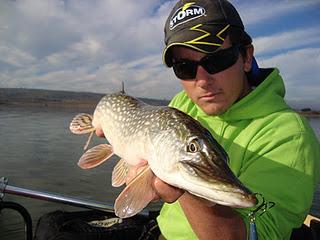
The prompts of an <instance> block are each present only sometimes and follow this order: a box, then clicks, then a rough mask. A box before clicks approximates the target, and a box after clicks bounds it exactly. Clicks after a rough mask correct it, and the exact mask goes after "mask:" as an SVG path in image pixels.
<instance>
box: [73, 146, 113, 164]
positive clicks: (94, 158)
mask: <svg viewBox="0 0 320 240" xmlns="http://www.w3.org/2000/svg"><path fill="white" fill-rule="evenodd" d="M112 155H113V149H112V146H111V145H109V144H100V145H97V146H95V147H93V148H90V149H89V150H88V151H86V152H85V153H84V154H83V155H82V156H81V158H80V159H79V162H78V166H79V167H81V168H83V169H88V168H94V167H96V166H98V165H100V164H101V163H103V162H104V161H106V160H108V159H109V158H110V157H111V156H112Z"/></svg>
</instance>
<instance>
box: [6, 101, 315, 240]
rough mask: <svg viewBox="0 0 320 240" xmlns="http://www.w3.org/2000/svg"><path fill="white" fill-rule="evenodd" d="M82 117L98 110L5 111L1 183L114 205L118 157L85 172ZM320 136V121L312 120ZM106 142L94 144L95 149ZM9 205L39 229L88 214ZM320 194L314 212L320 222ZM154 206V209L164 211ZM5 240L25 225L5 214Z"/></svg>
mask: <svg viewBox="0 0 320 240" xmlns="http://www.w3.org/2000/svg"><path fill="white" fill-rule="evenodd" d="M79 112H89V113H91V112H93V109H76V108H74V109H66V108H45V107H43V108H42V107H41V108H35V107H32V108H28V107H24V108H22V107H7V106H0V136H1V138H0V146H1V149H0V177H8V179H9V184H10V185H14V186H20V187H24V188H29V189H34V190H38V191H48V192H53V193H58V194H62V195H68V196H73V197H77V198H82V199H89V200H90V199H92V200H95V201H101V202H105V203H107V204H110V205H113V203H114V200H115V199H116V197H117V195H118V194H119V193H120V191H121V189H119V188H113V187H111V182H110V180H111V177H110V176H111V171H112V168H113V166H114V165H115V163H116V160H117V159H118V158H117V157H114V158H113V159H111V160H110V161H107V162H106V163H104V164H103V165H101V166H99V167H98V168H94V169H91V170H82V169H80V168H79V167H78V166H77V164H76V163H77V160H78V159H79V157H80V156H81V155H82V151H81V147H82V146H84V144H85V142H86V140H87V136H76V135H73V134H71V133H70V132H69V122H70V120H71V119H72V118H73V117H74V115H75V114H78V113H79ZM310 123H311V125H312V126H313V128H314V129H315V130H316V131H317V133H318V136H320V118H317V119H316V118H312V119H310ZM102 142H104V140H103V139H99V138H94V141H93V142H92V143H91V146H93V145H96V144H98V143H102ZM5 200H6V201H10V200H12V201H15V202H18V203H20V204H22V205H24V206H25V207H26V208H27V209H28V210H29V211H30V213H31V215H32V218H33V224H34V225H35V224H36V221H37V219H38V218H39V217H40V216H41V215H43V214H45V213H47V212H50V211H54V210H57V209H60V210H82V209H80V208H75V207H70V206H67V205H63V204H58V203H49V202H45V201H40V200H34V199H28V198H24V197H16V196H10V195H8V194H7V195H6V197H5ZM319 200H320V189H319V191H318V192H317V194H316V197H315V200H314V206H313V208H312V210H311V212H312V213H313V214H315V215H317V216H320V205H319V202H320V201H319ZM159 207H160V205H159V204H152V205H151V206H150V209H158V208H159ZM0 238H1V239H3V240H6V239H23V223H22V219H20V217H18V216H17V215H16V214H15V213H13V212H12V211H9V210H5V211H3V212H2V213H1V215H0Z"/></svg>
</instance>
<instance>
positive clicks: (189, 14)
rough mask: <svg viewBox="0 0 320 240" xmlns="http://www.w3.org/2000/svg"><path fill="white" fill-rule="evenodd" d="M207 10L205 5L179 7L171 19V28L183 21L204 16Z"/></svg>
mask: <svg viewBox="0 0 320 240" xmlns="http://www.w3.org/2000/svg"><path fill="white" fill-rule="evenodd" d="M205 12H206V10H205V9H204V8H203V7H200V6H197V5H190V6H189V7H188V8H187V9H184V7H181V8H179V9H178V10H177V11H176V12H175V13H174V14H173V16H172V17H171V19H170V30H172V29H174V28H175V27H176V26H178V25H180V24H182V23H185V22H188V21H190V20H193V19H195V18H198V17H201V16H203V15H204V14H205Z"/></svg>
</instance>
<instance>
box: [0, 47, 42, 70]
mask: <svg viewBox="0 0 320 240" xmlns="http://www.w3.org/2000/svg"><path fill="white" fill-rule="evenodd" d="M0 56H2V57H1V61H2V62H5V63H7V64H10V65H13V66H15V67H22V66H26V65H29V64H32V63H34V62H35V60H36V59H35V58H34V57H33V56H32V55H30V54H29V53H27V52H24V51H22V50H20V49H18V48H15V47H14V46H1V45H0Z"/></svg>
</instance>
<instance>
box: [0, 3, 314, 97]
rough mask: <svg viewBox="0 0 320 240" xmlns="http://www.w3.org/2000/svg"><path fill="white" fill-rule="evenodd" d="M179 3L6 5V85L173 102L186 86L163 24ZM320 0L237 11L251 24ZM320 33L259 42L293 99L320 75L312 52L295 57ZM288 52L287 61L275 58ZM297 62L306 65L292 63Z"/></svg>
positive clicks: (1, 6) (0, 45)
mask: <svg viewBox="0 0 320 240" xmlns="http://www.w3.org/2000/svg"><path fill="white" fill-rule="evenodd" d="M175 2H176V0H174V1H163V0H148V1H145V0H135V1H132V0H122V1H114V0H91V1H88V0H83V1H78V0H64V1H50V0H25V1H0V54H1V61H0V69H1V74H0V87H29V88H48V89H61V90H74V91H92V92H102V93H104V92H110V91H116V90H119V88H120V86H121V81H124V82H125V84H126V89H127V91H128V92H129V93H130V94H133V95H136V96H141V97H158V98H171V97H172V96H173V95H174V94H175V93H176V92H177V91H179V90H180V88H181V87H180V83H179V81H178V80H177V79H176V78H175V77H174V75H173V73H172V70H171V69H167V68H166V67H164V66H163V64H162V56H161V51H162V48H163V27H164V22H165V20H166V18H167V15H168V14H169V12H170V10H171V8H172V6H173V4H174V3H175ZM315 2H316V1H312V0H309V1H293V2H292V1H290V3H289V1H263V2H261V1H254V4H252V1H235V5H236V6H239V7H240V13H242V12H243V13H245V15H243V14H241V15H242V17H243V20H244V22H245V23H246V24H253V23H261V24H264V23H265V22H267V20H268V19H272V18H274V17H276V16H281V15H283V14H287V13H290V12H294V11H298V10H299V9H304V8H307V7H309V6H313V5H314V4H315ZM275 5H276V6H275ZM319 32H320V31H319V30H318V29H311V28H307V29H296V30H291V32H287V33H278V34H277V35H275V34H273V35H271V36H270V37H258V38H255V39H254V41H255V46H256V53H257V54H258V61H259V60H261V61H259V62H260V63H263V64H266V65H269V66H270V65H276V64H279V65H280V69H281V70H282V72H283V73H284V74H285V78H286V79H288V80H286V81H288V87H289V91H288V93H289V94H291V95H294V94H292V93H293V91H295V89H294V88H293V87H291V86H297V85H295V84H296V83H297V82H298V81H297V79H298V76H302V75H306V74H308V76H310V77H309V79H314V78H315V76H319V72H318V71H315V70H312V68H311V67H309V66H314V64H315V63H314V62H312V61H311V59H308V57H313V58H314V55H312V51H311V50H308V51H307V52H305V54H303V52H299V51H293V50H294V49H298V48H302V47H303V48H307V47H310V46H309V45H310V44H314V43H315V44H318V43H319V36H320V33H319ZM284 50H285V51H287V53H286V54H285V55H276V56H274V57H273V58H270V55H272V54H273V55H275V54H279V52H282V53H283V52H284ZM271 51H272V52H271ZM310 51H311V52H310ZM260 57H261V58H260ZM295 57H297V58H298V57H300V59H301V62H298V60H297V61H294V60H293V59H291V58H295ZM284 62H285V64H284ZM307 63H308V64H309V65H308V66H304V64H307ZM292 69H293V71H292ZM306 69H308V71H310V72H308V71H306ZM313 85H315V83H313ZM312 89H316V87H314V86H311V87H308V88H307V87H305V88H303V89H302V87H300V88H299V91H300V90H301V92H302V90H303V92H304V93H307V92H308V93H310V91H314V90H312ZM315 94H317V93H315ZM315 96H318V95H315Z"/></svg>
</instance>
